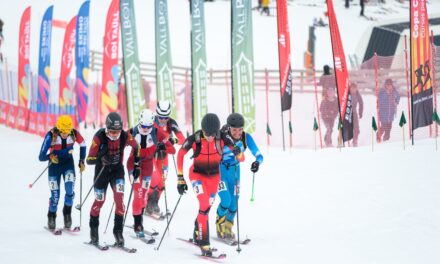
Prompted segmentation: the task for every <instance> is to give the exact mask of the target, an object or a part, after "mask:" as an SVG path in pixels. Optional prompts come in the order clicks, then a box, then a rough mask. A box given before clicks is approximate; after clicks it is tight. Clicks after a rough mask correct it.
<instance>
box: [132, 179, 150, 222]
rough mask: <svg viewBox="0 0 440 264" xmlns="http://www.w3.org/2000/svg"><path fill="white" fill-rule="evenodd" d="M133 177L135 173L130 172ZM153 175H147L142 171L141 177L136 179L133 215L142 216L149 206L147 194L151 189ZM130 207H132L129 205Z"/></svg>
mask: <svg viewBox="0 0 440 264" xmlns="http://www.w3.org/2000/svg"><path fill="white" fill-rule="evenodd" d="M130 175H133V171H130ZM150 182H151V173H150V175H146V173H145V171H144V170H141V176H139V178H137V179H136V181H135V182H134V183H132V184H133V204H132V206H133V215H142V210H143V209H144V208H145V206H147V192H148V190H149V189H150ZM128 206H130V205H128Z"/></svg>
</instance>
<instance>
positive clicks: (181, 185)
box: [177, 174, 188, 195]
mask: <svg viewBox="0 0 440 264" xmlns="http://www.w3.org/2000/svg"><path fill="white" fill-rule="evenodd" d="M177 191H178V192H179V194H180V195H183V194H185V192H186V191H188V185H187V184H186V181H185V179H184V178H183V175H182V174H180V175H177Z"/></svg>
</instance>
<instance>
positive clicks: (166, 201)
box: [162, 156, 174, 232]
mask: <svg viewBox="0 0 440 264" xmlns="http://www.w3.org/2000/svg"><path fill="white" fill-rule="evenodd" d="M173 159H174V156H173ZM165 178H166V177H165V173H164V172H163V160H162V180H163V193H164V196H165V215H166V216H167V222H168V221H169V217H168V200H167V188H166V186H165ZM167 231H170V230H169V229H165V232H167Z"/></svg>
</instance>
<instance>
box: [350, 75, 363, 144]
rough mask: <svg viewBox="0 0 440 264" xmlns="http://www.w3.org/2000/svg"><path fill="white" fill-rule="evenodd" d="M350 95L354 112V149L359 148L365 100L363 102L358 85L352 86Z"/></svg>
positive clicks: (352, 84)
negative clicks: (360, 123) (360, 125)
mask: <svg viewBox="0 0 440 264" xmlns="http://www.w3.org/2000/svg"><path fill="white" fill-rule="evenodd" d="M350 94H351V106H352V111H353V147H357V146H358V138H359V134H360V129H359V120H360V119H362V115H363V113H364V100H362V96H361V94H360V93H359V90H358V88H357V84H356V83H351V84H350Z"/></svg>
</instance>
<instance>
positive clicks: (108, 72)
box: [101, 0, 120, 120]
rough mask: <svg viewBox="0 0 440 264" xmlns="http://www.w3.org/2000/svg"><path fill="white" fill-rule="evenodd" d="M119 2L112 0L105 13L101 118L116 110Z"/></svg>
mask: <svg viewBox="0 0 440 264" xmlns="http://www.w3.org/2000/svg"><path fill="white" fill-rule="evenodd" d="M119 14H120V12H119V0H113V1H112V2H111V4H110V7H109V9H108V12H107V21H106V24H105V34H104V52H103V55H102V56H103V58H102V61H103V63H102V92H101V116H102V117H103V120H104V118H105V117H106V116H107V115H108V114H109V113H110V112H114V111H117V109H118V90H119V89H118V82H119V80H118V74H119V66H118V54H119V30H120V28H119V25H120V15H119Z"/></svg>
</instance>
